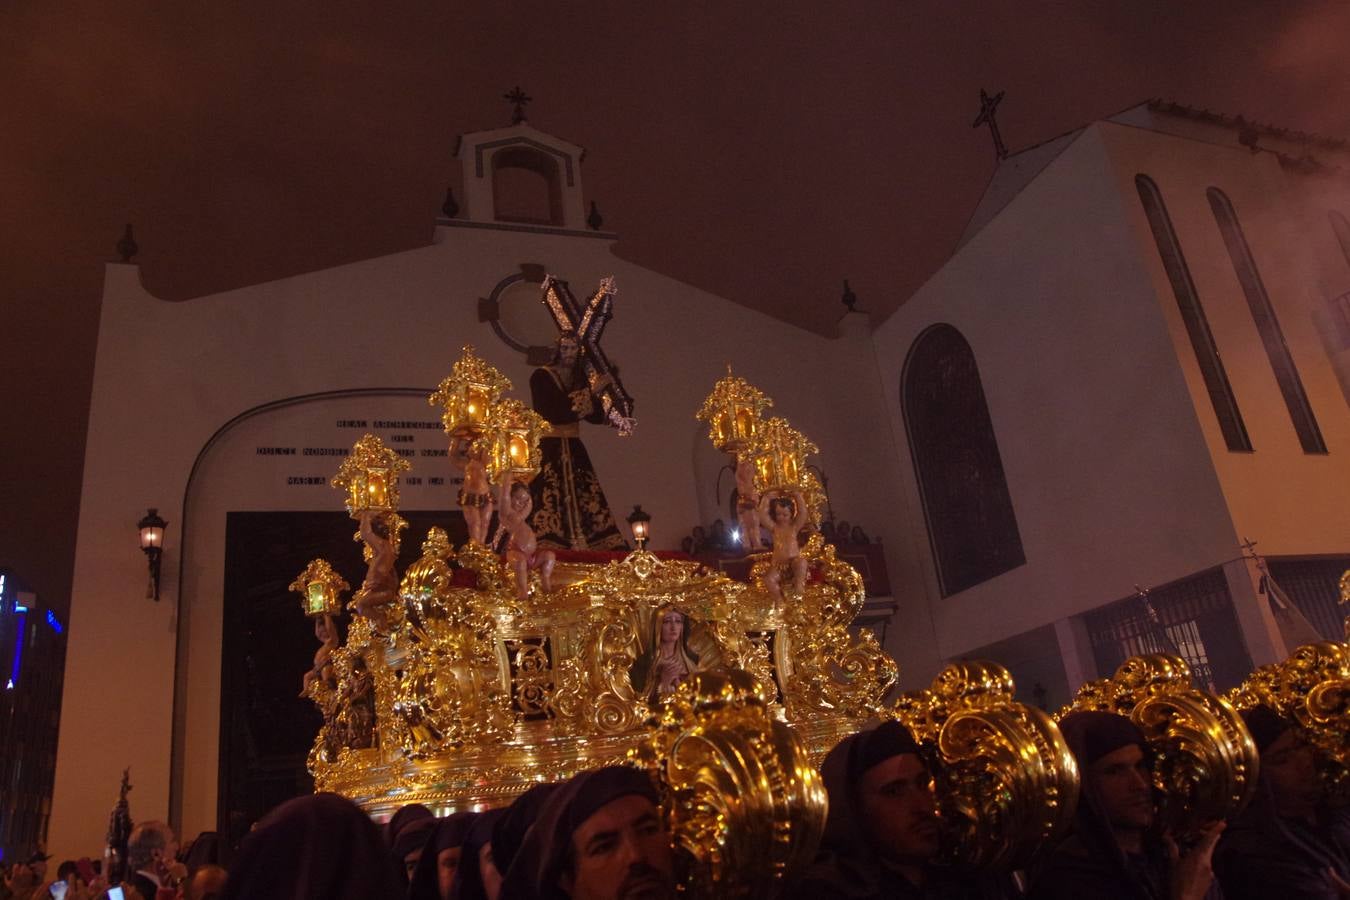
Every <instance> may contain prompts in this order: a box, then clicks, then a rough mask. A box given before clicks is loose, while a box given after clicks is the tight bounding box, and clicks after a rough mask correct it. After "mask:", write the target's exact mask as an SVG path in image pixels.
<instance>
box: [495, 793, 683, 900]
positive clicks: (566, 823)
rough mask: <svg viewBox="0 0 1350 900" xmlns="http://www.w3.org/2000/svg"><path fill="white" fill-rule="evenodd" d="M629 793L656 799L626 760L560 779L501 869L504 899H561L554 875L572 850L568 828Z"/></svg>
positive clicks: (575, 826) (653, 801)
mask: <svg viewBox="0 0 1350 900" xmlns="http://www.w3.org/2000/svg"><path fill="white" fill-rule="evenodd" d="M631 794H637V795H640V796H643V797H646V798H647V799H648V800H651V801H652V803H656V802H657V797H656V789H655V788H654V787H653V786H652V782H651V779H650V778H649V777H647V775H646V773H644V772H642V771H640V770H638V769H634V768H632V767H630V766H607V767H605V768H603V769H593V770H591V771H589V772H582V773H581V774H580V775H578V776H576V777H575V778H573V779H572V780H571V781H569V782H567V783H566V784H564V785H562V786H561V787H560V788H559V790H557V791H556V792H554V793H553V794H552V795H551V796H550V797H549V798H548V802H547V803H545V804H544V807H543V809H541V810H540V811H539V817H538V818H537V819H536V820H535V823H534V827H532V828H531V829H530V831H529V834H527V835H526V837H525V841H524V843H523V844H522V845H521V847H520V851H519V853H517V855H516V858H515V861H514V862H513V863H512V864H511V868H510V871H508V872H507V873H506V878H505V880H504V881H503V882H502V898H503V900H506V898H510V900H566V897H567V895H566V894H564V893H563V891H562V888H560V887H558V878H559V876H560V875H561V874H562V872H563V869H564V868H565V867H566V865H567V861H568V858H569V856H570V854H571V850H572V833H573V832H574V831H576V830H577V828H579V827H580V826H581V825H582V823H584V822H585V821H586V820H587V819H589V818H590V817H591V816H592V815H594V814H595V813H596V811H597V810H599V809H600V807H602V806H604V805H605V804H607V803H610V802H612V801H614V800H618V799H619V798H620V797H627V796H629V795H631ZM493 848H494V852H495V848H496V843H495V841H494V843H493Z"/></svg>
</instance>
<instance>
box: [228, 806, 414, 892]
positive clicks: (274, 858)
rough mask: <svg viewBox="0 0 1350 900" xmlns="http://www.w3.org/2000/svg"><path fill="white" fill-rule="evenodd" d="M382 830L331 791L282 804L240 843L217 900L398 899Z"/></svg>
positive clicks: (399, 889)
mask: <svg viewBox="0 0 1350 900" xmlns="http://www.w3.org/2000/svg"><path fill="white" fill-rule="evenodd" d="M402 896H403V889H402V887H401V886H400V885H399V882H398V878H397V876H396V874H395V872H394V869H393V864H392V863H391V862H390V859H389V849H388V847H386V846H385V843H384V841H383V840H382V839H381V836H380V830H379V828H377V827H376V825H375V823H374V822H372V821H370V819H369V817H367V816H366V814H365V813H364V812H362V811H361V809H360V808H359V807H357V806H356V804H354V803H352V802H351V801H350V800H347V799H345V798H343V797H339V796H338V795H337V794H313V795H310V796H307V797H297V798H295V799H294V800H288V801H287V802H285V803H283V804H282V805H281V806H278V807H277V808H276V809H274V810H272V811H271V812H270V813H268V814H267V815H266V816H264V817H263V819H262V820H261V821H260V822H259V823H258V827H257V828H256V829H254V830H253V832H252V833H250V834H249V835H248V837H246V838H245V839H244V843H243V845H242V846H241V847H240V848H239V853H238V855H237V856H236V857H235V861H234V866H233V867H232V868H231V869H230V876H229V880H228V881H227V882H226V885H225V893H224V895H223V900H236V898H239V900H245V898H247V900H385V898H389V900H396V898H399V897H402Z"/></svg>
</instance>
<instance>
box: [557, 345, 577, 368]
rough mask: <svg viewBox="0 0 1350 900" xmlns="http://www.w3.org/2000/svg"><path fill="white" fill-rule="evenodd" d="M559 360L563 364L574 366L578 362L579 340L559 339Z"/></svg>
mask: <svg viewBox="0 0 1350 900" xmlns="http://www.w3.org/2000/svg"><path fill="white" fill-rule="evenodd" d="M558 362H559V363H561V364H562V365H563V366H573V365H576V362H577V342H576V341H559V342H558Z"/></svg>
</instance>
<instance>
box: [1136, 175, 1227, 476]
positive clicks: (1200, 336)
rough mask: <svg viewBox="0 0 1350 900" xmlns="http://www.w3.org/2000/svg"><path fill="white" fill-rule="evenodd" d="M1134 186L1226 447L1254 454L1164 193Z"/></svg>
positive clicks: (1141, 178) (1139, 180)
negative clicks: (1183, 253) (1164, 201)
mask: <svg viewBox="0 0 1350 900" xmlns="http://www.w3.org/2000/svg"><path fill="white" fill-rule="evenodd" d="M1134 186H1135V188H1137V189H1138V191H1139V200H1140V202H1141V203H1143V205H1144V214H1145V215H1146V216H1147V217H1148V225H1149V228H1151V229H1152V230H1153V241H1154V243H1156V244H1157V245H1158V255H1159V256H1161V257H1162V263H1163V269H1165V270H1166V271H1167V280H1168V281H1170V282H1171V283H1172V294H1173V296H1175V297H1176V301H1177V308H1178V309H1180V310H1181V319H1182V321H1183V322H1184V323H1185V324H1186V334H1187V335H1188V336H1189V337H1190V339H1191V349H1192V350H1193V351H1195V361H1196V362H1197V363H1199V365H1200V374H1201V376H1202V377H1203V378H1204V379H1205V389H1206V390H1207V391H1208V392H1209V402H1210V403H1211V404H1212V405H1213V406H1214V415H1215V416H1216V417H1217V418H1218V420H1219V430H1220V431H1222V432H1223V440H1224V443H1225V444H1227V445H1228V449H1229V450H1235V451H1247V452H1250V451H1251V449H1252V440H1251V438H1250V437H1248V436H1247V426H1246V424H1245V423H1244V422H1243V421H1242V413H1241V412H1239V411H1238V405H1237V397H1235V396H1233V386H1232V385H1231V384H1229V383H1228V373H1227V372H1226V371H1225V370H1224V367H1223V360H1222V359H1220V358H1219V347H1218V345H1217V344H1215V343H1214V334H1213V332H1211V331H1210V330H1209V320H1208V319H1206V318H1205V308H1204V307H1203V306H1202V305H1201V304H1200V295H1199V294H1197V293H1196V290H1195V282H1194V281H1193V280H1192V279H1191V270H1190V269H1189V268H1188V267H1187V266H1186V257H1184V256H1182V255H1181V244H1180V243H1178V241H1177V233H1176V231H1174V230H1173V228H1172V219H1171V217H1170V216H1168V215H1167V207H1166V206H1165V205H1164V204H1163V199H1162V193H1161V192H1160V191H1159V190H1158V186H1157V185H1156V184H1154V183H1153V179H1152V178H1149V177H1148V176H1147V175H1136V176H1135V177H1134Z"/></svg>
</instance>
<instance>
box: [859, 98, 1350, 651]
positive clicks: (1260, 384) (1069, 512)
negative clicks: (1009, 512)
mask: <svg viewBox="0 0 1350 900" xmlns="http://www.w3.org/2000/svg"><path fill="white" fill-rule="evenodd" d="M1140 172H1143V173H1146V174H1148V175H1149V176H1151V177H1152V178H1153V179H1154V180H1155V181H1156V182H1157V183H1158V185H1159V187H1160V189H1161V190H1162V192H1163V195H1164V198H1165V200H1166V202H1167V204H1168V209H1169V213H1170V215H1171V218H1172V221H1173V224H1174V227H1175V228H1176V231H1177V233H1178V235H1179V240H1180V242H1181V245H1182V248H1183V251H1184V253H1185V255H1186V260H1187V263H1188V264H1189V267H1190V270H1191V273H1192V275H1193V277H1194V278H1195V281H1196V284H1197V290H1198V293H1199V294H1200V297H1201V300H1202V302H1203V304H1204V307H1205V311H1206V314H1207V316H1208V319H1209V322H1210V326H1211V328H1212V330H1213V332H1214V335H1215V339H1216V341H1217V343H1218V345H1219V348H1220V352H1221V354H1222V357H1223V359H1224V363H1225V366H1226V367H1227V371H1228V376H1229V379H1230V381H1231V382H1232V384H1233V389H1234V392H1235V394H1236V395H1237V398H1238V402H1239V404H1240V407H1241V411H1242V415H1243V418H1244V420H1245V422H1246V425H1247V428H1248V431H1249V433H1250V434H1251V437H1252V441H1253V444H1254V446H1255V452H1254V453H1250V454H1238V453H1230V452H1229V451H1228V450H1227V449H1226V447H1225V445H1224V443H1223V439H1222V436H1221V434H1220V432H1219V427H1218V423H1217V421H1216V419H1215V416H1214V412H1213V408H1212V405H1211V404H1210V401H1209V398H1208V395H1207V394H1206V392H1205V387H1204V383H1203V380H1202V379H1201V376H1200V372H1199V368H1198V365H1197V363H1196V360H1195V355H1194V352H1193V351H1192V349H1191V346H1190V341H1189V339H1188V337H1187V335H1186V332H1185V328H1184V325H1183V323H1182V321H1181V317H1180V314H1179V312H1178V310H1177V305H1176V301H1175V299H1174V297H1173V294H1172V291H1171V287H1170V285H1169V284H1168V282H1167V279H1166V274H1165V272H1164V270H1163V267H1162V263H1161V260H1160V259H1159V256H1158V252H1157V249H1156V246H1155V244H1154V241H1153V237H1152V234H1151V232H1150V230H1149V227H1148V223H1147V220H1146V218H1145V216H1144V213H1143V210H1142V207H1141V205H1140V203H1139V199H1138V194H1137V191H1136V189H1135V184H1134V177H1135V175H1136V174H1138V173H1140ZM1298 177H1300V176H1291V175H1290V174H1288V173H1286V172H1284V171H1283V170H1282V169H1281V168H1280V166H1279V164H1278V162H1277V160H1276V159H1275V157H1274V156H1273V155H1271V154H1252V153H1251V152H1250V151H1249V150H1247V149H1245V148H1239V147H1233V146H1223V145H1218V144H1213V143H1207V142H1201V141H1196V140H1193V139H1186V138H1183V137H1178V136H1173V135H1167V134H1160V133H1157V132H1154V131H1148V130H1144V129H1142V128H1136V127H1132V126H1128V125H1116V124H1110V123H1097V124H1095V125H1093V126H1091V127H1089V128H1088V129H1086V130H1085V131H1084V132H1083V133H1082V134H1081V135H1079V136H1078V137H1077V138H1076V139H1075V140H1074V141H1073V143H1072V144H1071V145H1070V146H1069V147H1068V148H1067V149H1065V150H1064V151H1063V152H1062V153H1061V154H1060V156H1059V157H1058V158H1056V159H1055V160H1054V161H1053V162H1052V163H1051V164H1050V165H1049V166H1048V167H1047V168H1046V170H1045V171H1044V172H1042V173H1041V174H1040V175H1039V176H1037V177H1036V178H1035V179H1034V180H1033V181H1032V182H1031V183H1030V184H1029V185H1028V187H1027V188H1026V189H1025V190H1023V191H1022V192H1021V193H1020V194H1019V195H1018V196H1017V197H1016V198H1015V199H1014V200H1013V201H1012V202H1011V203H1009V204H1008V205H1007V207H1006V208H1005V209H1004V210H1003V211H1002V212H1001V213H1000V214H999V215H997V216H996V217H994V219H993V220H992V221H991V222H990V223H989V224H988V225H987V226H986V227H985V228H984V229H983V230H982V231H980V232H979V233H978V234H977V235H975V236H974V237H973V238H972V239H971V240H970V241H969V243H968V244H966V245H965V246H963V247H962V248H961V250H959V251H958V252H957V254H956V255H955V256H954V257H953V258H952V260H950V261H949V262H948V263H947V264H946V265H945V266H944V267H943V268H942V269H941V270H940V271H939V272H938V273H937V274H936V275H935V276H934V277H933V278H932V279H930V281H929V282H928V283H927V284H925V285H924V287H923V288H922V289H920V291H919V292H918V293H917V294H916V295H915V296H914V297H913V298H912V299H911V300H909V301H908V302H907V303H906V304H905V305H904V306H902V307H901V308H900V309H899V310H898V311H897V312H896V313H895V314H894V315H893V316H892V317H891V318H890V319H889V320H888V321H886V322H885V323H883V324H882V325H881V326H880V327H879V328H877V330H876V332H875V336H874V338H875V342H876V346H877V361H878V365H879V366H880V368H881V371H882V381H883V384H884V386H885V388H886V390H887V405H888V409H889V413H890V415H891V421H892V427H893V429H894V431H895V434H896V442H895V443H896V446H897V448H898V453H899V456H900V460H901V462H900V466H899V471H900V474H901V476H902V478H903V479H904V480H905V483H906V498H907V500H908V501H909V505H910V506H911V507H912V508H915V509H919V500H918V490H917V487H916V485H915V481H914V471H913V464H912V461H911V459H910V458H909V448H908V445H907V442H906V438H905V426H904V421H903V416H902V413H901V409H900V373H901V371H902V367H903V364H904V360H905V357H906V354H907V353H908V351H909V348H910V347H911V345H912V344H913V342H914V339H915V338H916V337H917V336H918V335H919V334H920V333H921V332H922V331H923V330H924V329H925V328H927V327H928V326H930V325H932V324H935V323H938V322H946V323H949V324H951V325H954V326H955V327H956V328H957V329H959V330H960V331H961V332H962V334H963V335H964V336H965V337H966V339H967V340H968V341H969V342H970V344H971V346H972V348H973V350H974V353H975V357H976V361H977V363H978V365H979V369H980V374H981V378H982V381H983V386H984V390H985V394H986V399H987V401H988V405H989V410H990V415H991V418H992V420H993V425H994V429H995V432H996V434H997V437H998V441H999V448H1000V452H1001V454H1002V461H1003V466H1004V470H1005V474H1006V476H1007V480H1008V486H1009V490H1010V492H1011V495H1012V501H1013V505H1014V508H1015V510H1016V515H1017V521H1018V526H1019V529H1020V532H1021V537H1022V541H1023V546H1024V550H1025V553H1026V559H1027V562H1026V564H1025V565H1024V566H1021V567H1019V568H1017V569H1014V570H1012V571H1010V572H1007V573H1004V574H1002V575H1000V576H998V577H996V578H994V579H991V580H990V581H987V582H985V583H983V584H981V585H977V586H976V587H974V588H971V589H969V590H967V591H964V592H962V593H960V594H958V595H955V596H952V597H947V598H939V597H938V596H937V582H936V576H935V573H934V570H933V568H932V562H931V560H926V563H927V564H926V578H925V586H926V591H927V594H926V597H927V600H928V610H927V616H926V618H927V619H928V620H930V621H931V622H932V638H933V639H932V641H931V642H925V641H921V640H919V639H918V635H919V634H920V633H921V626H922V624H923V620H924V619H925V614H924V612H923V611H922V610H919V609H917V608H913V607H911V608H910V609H909V610H908V611H907V615H908V617H909V618H910V619H911V620H912V621H911V623H910V625H911V627H909V628H907V629H902V630H901V634H902V635H905V640H906V643H905V645H904V647H903V649H902V650H901V652H900V654H899V655H900V657H901V661H902V664H904V663H909V667H910V669H911V670H915V669H921V668H923V667H925V666H928V665H931V664H933V662H934V661H935V660H936V659H941V658H947V657H952V656H957V655H961V654H964V653H967V652H969V651H971V650H974V649H976V648H979V647H981V646H984V645H988V644H993V643H996V642H998V641H1006V640H1008V639H1010V638H1013V637H1014V636H1016V635H1019V634H1021V633H1024V632H1027V631H1028V630H1029V629H1035V628H1038V627H1040V626H1043V625H1048V624H1051V623H1054V622H1056V621H1058V622H1060V623H1061V624H1062V623H1063V622H1064V621H1065V619H1066V617H1069V616H1073V615H1077V614H1079V613H1082V612H1085V611H1088V610H1090V609H1093V608H1095V607H1098V606H1100V605H1102V604H1104V603H1108V602H1110V601H1112V600H1115V599H1119V598H1121V597H1125V596H1128V595H1129V594H1130V593H1132V592H1133V586H1134V585H1144V586H1152V585H1159V584H1164V583H1166V582H1169V581H1172V580H1175V579H1177V578H1180V577H1184V576H1186V575H1188V574H1191V573H1194V572H1197V571H1200V570H1202V569H1208V568H1211V567H1213V566H1215V565H1218V564H1220V563H1223V562H1225V561H1226V560H1229V559H1231V558H1232V557H1234V556H1236V555H1238V554H1239V553H1240V548H1239V542H1240V541H1241V539H1242V538H1247V537H1249V538H1251V539H1253V540H1256V541H1258V542H1259V548H1260V550H1261V552H1263V553H1265V554H1268V555H1301V554H1318V553H1343V552H1345V551H1346V550H1347V545H1350V537H1347V536H1350V477H1347V476H1350V469H1348V468H1347V466H1350V453H1348V452H1347V450H1348V449H1350V445H1347V443H1346V438H1347V437H1350V434H1347V429H1348V428H1350V415H1347V412H1348V410H1347V407H1346V403H1345V395H1344V393H1343V392H1342V390H1341V389H1340V386H1339V384H1338V381H1337V378H1336V372H1335V370H1334V368H1333V366H1332V364H1331V361H1330V360H1329V358H1328V355H1327V352H1326V350H1325V344H1326V342H1325V341H1324V340H1323V336H1322V335H1321V334H1320V333H1319V331H1318V322H1319V316H1321V315H1322V314H1321V312H1320V310H1321V309H1322V305H1323V303H1324V300H1325V297H1326V291H1327V290H1328V289H1329V288H1330V289H1336V288H1337V286H1339V285H1343V284H1345V281H1346V277H1347V273H1346V269H1345V263H1344V259H1343V257H1342V256H1341V254H1340V250H1339V247H1338V246H1337V245H1336V244H1335V243H1334V241H1332V240H1330V231H1329V227H1328V226H1327V225H1326V224H1325V222H1326V220H1325V212H1324V211H1323V210H1312V209H1310V208H1309V206H1308V204H1307V203H1306V202H1305V201H1306V199H1307V194H1306V190H1307V189H1306V186H1305V185H1306V182H1301V181H1298V180H1297V178H1298ZM1291 183H1292V184H1297V185H1298V187H1297V188H1291ZM1211 185H1214V186H1217V187H1219V188H1220V189H1222V190H1223V191H1225V192H1226V193H1227V194H1228V196H1229V198H1230V199H1231V200H1232V202H1233V203H1234V205H1235V206H1236V207H1237V210H1238V213H1239V216H1240V218H1241V221H1242V225H1243V228H1244V230H1245V233H1246V237H1247V241H1248V243H1249V244H1250V245H1251V248H1252V252H1253V254H1254V256H1255V257H1256V260H1257V264H1258V266H1259V267H1260V270H1261V275H1262V277H1263V279H1264V281H1265V284H1266V288H1267V291H1268V293H1269V294H1270V295H1271V299H1272V303H1273V305H1274V306H1275V309H1276V312H1277V315H1278V316H1279V319H1280V324H1281V326H1282V327H1283V329H1284V333H1285V336H1286V339H1287V343H1288V345H1289V347H1290V351H1291V353H1292V354H1293V356H1294V358H1295V361H1296V364H1297V366H1298V369H1299V373H1300V375H1301V377H1302V379H1303V383H1304V386H1305V389H1306V391H1307V393H1308V396H1309V398H1310V402H1311V403H1312V406H1313V408H1314V411H1315V413H1316V415H1317V418H1318V423H1319V425H1320V427H1321V429H1322V433H1323V435H1324V436H1325V438H1326V441H1327V444H1328V447H1329V448H1330V451H1331V452H1330V453H1329V454H1328V455H1325V456H1321V455H1309V454H1305V453H1303V452H1302V450H1301V448H1300V446H1299V444H1298V441H1297V437H1296V434H1295V432H1294V430H1293V427H1292V425H1291V424H1290V420H1289V414H1288V412H1287V409H1286V408H1285V405H1284V402H1283V399H1282V397H1281V395H1280V393H1279V390H1278V386H1277V384H1276V381H1275V378H1274V375H1273V373H1272V370H1271V367H1270V364H1269V361H1268V360H1267V358H1266V355H1265V351H1264V349H1263V347H1262V345H1261V343H1260V338H1259V334H1258V333H1257V330H1256V327H1255V325H1254V324H1253V321H1252V318H1251V314H1250V311H1249V309H1248V307H1247V304H1246V300H1245V298H1244V296H1243V294H1242V292H1241V288H1240V285H1239V284H1238V281H1237V278H1236V276H1235V275H1234V272H1233V268H1232V264H1231V261H1230V259H1229V256H1228V254H1227V251H1226V249H1225V247H1224V245H1223V241H1222V237H1221V235H1220V233H1219V230H1218V228H1217V226H1216V225H1215V222H1214V217H1213V213H1212V212H1211V210H1210V207H1209V203H1208V200H1207V198H1206V195H1205V191H1206V189H1207V188H1208V187H1209V186H1211ZM1300 192H1302V193H1300ZM1319 199H1324V195H1320V194H1319ZM916 524H917V526H918V527H919V528H921V527H922V526H923V522H922V519H921V518H920V519H919V520H918V521H917V523H916ZM1235 603H1248V604H1255V603H1256V601H1255V599H1254V598H1253V597H1252V596H1251V592H1250V591H1247V592H1246V594H1245V595H1244V596H1243V597H1236V596H1235ZM904 614H905V613H902V615H904ZM1239 619H1240V620H1242V622H1243V628H1244V632H1245V637H1246V639H1247V641H1248V644H1249V649H1250V650H1251V652H1252V653H1253V655H1254V656H1255V657H1257V658H1256V661H1257V662H1258V663H1260V662H1264V661H1267V660H1266V659H1265V658H1263V657H1264V656H1265V655H1266V654H1269V653H1271V652H1279V648H1280V646H1282V645H1278V644H1277V643H1276V641H1272V640H1270V639H1269V636H1268V635H1266V634H1258V633H1256V632H1257V631H1259V630H1261V629H1268V626H1269V624H1270V623H1269V616H1268V615H1265V616H1263V614H1262V611H1259V610H1255V609H1252V610H1248V609H1245V608H1244V609H1240V610H1239ZM1061 649H1062V648H1061Z"/></svg>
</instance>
